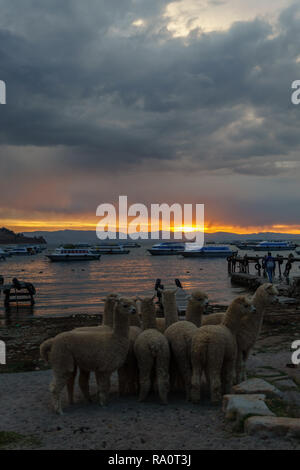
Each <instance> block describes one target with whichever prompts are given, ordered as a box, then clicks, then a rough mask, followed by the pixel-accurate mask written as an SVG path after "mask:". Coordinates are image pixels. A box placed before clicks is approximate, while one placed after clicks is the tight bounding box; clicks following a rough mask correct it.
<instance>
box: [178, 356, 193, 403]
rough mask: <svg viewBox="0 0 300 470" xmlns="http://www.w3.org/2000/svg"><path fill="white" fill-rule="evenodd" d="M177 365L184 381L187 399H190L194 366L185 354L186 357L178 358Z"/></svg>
mask: <svg viewBox="0 0 300 470" xmlns="http://www.w3.org/2000/svg"><path fill="white" fill-rule="evenodd" d="M177 365H178V370H179V373H180V376H181V377H182V380H183V382H184V390H185V397H186V399H187V400H190V392H191V381H192V367H191V364H190V361H189V360H188V358H187V356H185V355H184V357H178V358H177Z"/></svg>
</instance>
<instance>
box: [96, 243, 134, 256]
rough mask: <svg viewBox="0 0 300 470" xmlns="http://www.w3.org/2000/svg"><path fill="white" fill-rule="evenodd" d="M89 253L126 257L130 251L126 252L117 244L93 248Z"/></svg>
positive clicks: (104, 244)
mask: <svg viewBox="0 0 300 470" xmlns="http://www.w3.org/2000/svg"><path fill="white" fill-rule="evenodd" d="M91 252H92V253H94V254H102V255H128V253H130V250H127V249H126V248H124V246H123V245H121V244H119V243H103V244H101V245H96V246H93V247H92V248H91Z"/></svg>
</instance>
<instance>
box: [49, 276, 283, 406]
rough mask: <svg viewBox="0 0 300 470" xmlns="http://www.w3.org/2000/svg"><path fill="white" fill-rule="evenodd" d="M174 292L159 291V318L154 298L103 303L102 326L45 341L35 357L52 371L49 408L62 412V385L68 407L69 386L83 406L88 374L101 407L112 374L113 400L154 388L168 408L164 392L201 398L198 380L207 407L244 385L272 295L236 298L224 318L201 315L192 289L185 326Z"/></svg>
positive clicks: (200, 295)
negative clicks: (206, 394)
mask: <svg viewBox="0 0 300 470" xmlns="http://www.w3.org/2000/svg"><path fill="white" fill-rule="evenodd" d="M176 290H177V289H166V290H162V291H161V294H162V304H163V310H164V318H157V317H156V306H155V304H154V297H155V296H153V297H145V298H142V299H140V298H138V297H136V298H134V299H131V298H125V297H119V296H118V295H117V294H110V295H108V296H107V297H106V300H105V306H104V315H103V323H102V325H99V326H94V327H81V328H75V329H73V330H71V331H68V332H64V333H60V334H58V335H57V336H55V337H54V338H50V339H48V340H46V341H44V342H43V343H42V344H41V346H40V353H41V357H42V359H44V360H45V362H47V363H50V364H51V367H52V370H53V381H52V383H51V385H50V391H51V393H52V400H53V406H54V409H55V411H56V412H57V413H58V414H62V405H61V392H62V390H63V389H64V388H65V387H67V391H68V398H69V403H73V394H74V383H75V378H76V374H77V371H78V370H79V387H80V390H81V392H82V394H83V396H84V397H85V399H86V400H87V401H91V397H90V392H89V378H90V373H91V372H94V374H95V377H96V382H97V394H98V400H99V404H100V405H102V406H105V405H106V404H107V402H108V399H109V392H110V381H111V375H112V374H113V373H114V372H117V373H118V380H119V394H120V395H126V394H134V395H138V399H139V401H144V400H146V398H147V396H148V395H149V393H150V391H151V390H152V389H153V390H157V392H158V395H159V398H160V401H161V403H162V404H167V402H168V394H169V391H170V390H178V389H179V390H183V391H184V392H185V395H186V399H187V400H191V401H192V402H194V403H198V402H199V401H200V399H201V379H202V374H203V375H204V376H205V379H206V382H207V384H208V386H209V390H210V398H211V402H212V403H218V402H219V401H220V400H221V398H222V395H223V394H224V393H230V390H231V387H232V384H233V383H239V382H240V381H242V380H243V379H245V363H246V361H247V359H248V357H249V353H250V351H251V349H252V348H253V346H254V344H255V342H256V340H257V337H258V335H259V332H260V329H261V325H262V321H263V314H264V311H265V309H266V307H267V306H268V305H269V304H270V303H272V302H273V301H274V299H275V297H276V295H277V294H278V292H277V290H276V288H275V287H274V286H273V285H272V284H268V283H266V284H263V285H262V286H260V287H259V288H258V289H257V291H256V292H255V294H254V296H253V297H252V298H250V297H248V296H239V297H237V298H236V299H234V300H233V301H232V302H231V304H230V305H229V307H228V309H227V311H226V312H225V313H222V314H220V313H217V314H210V315H203V314H204V313H206V309H207V306H208V298H207V295H206V294H205V293H204V292H202V291H200V290H195V291H193V292H192V294H191V295H190V296H189V299H188V304H187V309H186V320H179V318H178V310H177V305H176Z"/></svg>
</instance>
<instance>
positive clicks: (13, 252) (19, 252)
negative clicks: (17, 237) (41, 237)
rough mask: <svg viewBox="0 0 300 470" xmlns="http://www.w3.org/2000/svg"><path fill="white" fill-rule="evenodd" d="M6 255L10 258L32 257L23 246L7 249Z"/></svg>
mask: <svg viewBox="0 0 300 470" xmlns="http://www.w3.org/2000/svg"><path fill="white" fill-rule="evenodd" d="M8 254H9V255H10V256H31V255H33V254H34V253H33V251H32V250H30V249H28V248H27V247H25V246H17V247H13V248H8Z"/></svg>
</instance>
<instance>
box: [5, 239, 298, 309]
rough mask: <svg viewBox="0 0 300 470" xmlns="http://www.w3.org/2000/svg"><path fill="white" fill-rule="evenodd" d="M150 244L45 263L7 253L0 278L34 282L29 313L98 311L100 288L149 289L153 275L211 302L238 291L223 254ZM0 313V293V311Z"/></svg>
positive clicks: (38, 257)
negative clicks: (178, 252)
mask: <svg viewBox="0 0 300 470" xmlns="http://www.w3.org/2000/svg"><path fill="white" fill-rule="evenodd" d="M151 245H152V243H145V244H144V245H143V246H142V247H141V248H133V249H130V253H129V254H128V255H102V256H101V259H100V261H82V262H81V261H79V262H78V261H77V262H68V263H63V262H62V263H59V262H58V263H51V262H50V261H49V260H48V258H46V257H45V252H43V253H41V254H39V255H36V256H32V257H31V256H29V257H12V258H8V259H7V260H6V261H3V262H1V263H0V274H1V275H2V276H4V278H5V283H9V282H11V280H12V278H13V277H17V278H18V279H19V280H22V281H28V282H32V283H33V284H34V286H35V288H36V291H37V293H36V296H35V300H36V304H35V306H34V309H33V313H34V314H35V315H70V314H79V313H99V311H101V309H102V306H103V297H104V296H105V295H106V294H108V293H110V292H118V293H119V294H122V295H129V296H133V295H137V294H138V295H144V294H147V293H151V292H152V291H153V288H154V283H155V280H156V278H161V279H162V283H164V284H166V285H170V284H173V283H174V279H175V278H179V279H180V281H181V283H182V285H183V287H184V289H186V290H187V291H189V290H191V289H194V288H196V287H200V288H201V289H203V290H204V291H205V292H207V294H208V296H209V299H210V301H211V303H222V304H224V303H228V302H230V301H231V300H232V299H233V298H234V297H235V296H237V295H239V293H241V292H243V289H241V288H234V287H232V286H231V283H230V280H229V278H228V274H227V261H226V259H197V258H196V259H193V258H183V257H181V256H151V255H149V254H148V252H147V251H146V248H149V247H150V246H151ZM240 254H241V255H242V254H243V252H240ZM298 267H299V263H294V265H293V269H292V271H291V275H293V274H298V272H299V269H298ZM297 271H298V272H297ZM174 285H175V284H174ZM4 315H5V311H4V307H3V294H2V296H1V298H0V316H2V317H4Z"/></svg>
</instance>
